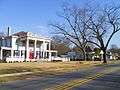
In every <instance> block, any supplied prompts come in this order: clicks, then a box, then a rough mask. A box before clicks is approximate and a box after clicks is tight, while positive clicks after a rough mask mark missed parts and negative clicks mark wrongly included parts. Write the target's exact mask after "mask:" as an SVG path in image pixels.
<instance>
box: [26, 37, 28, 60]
mask: <svg viewBox="0 0 120 90" xmlns="http://www.w3.org/2000/svg"><path fill="white" fill-rule="evenodd" d="M26 60H27V61H28V60H29V39H28V38H27V40H26Z"/></svg>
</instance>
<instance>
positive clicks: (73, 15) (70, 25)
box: [50, 5, 89, 60]
mask: <svg viewBox="0 0 120 90" xmlns="http://www.w3.org/2000/svg"><path fill="white" fill-rule="evenodd" d="M86 14H87V13H86V9H81V8H79V7H77V6H69V5H66V6H64V7H63V13H62V14H60V15H59V17H60V18H62V21H63V22H62V23H53V24H50V25H51V26H52V27H53V28H54V29H55V30H56V31H55V32H58V34H62V35H64V37H65V38H66V39H68V40H69V41H70V42H72V43H73V44H74V45H76V46H77V47H78V48H79V50H80V51H82V53H83V55H84V60H86V50H85V49H86V46H87V40H86V38H87V36H88V34H89V33H88V32H87V28H86V25H85V24H84V23H83V21H84V22H85V21H86V20H87V19H86V18H87V17H86Z"/></svg>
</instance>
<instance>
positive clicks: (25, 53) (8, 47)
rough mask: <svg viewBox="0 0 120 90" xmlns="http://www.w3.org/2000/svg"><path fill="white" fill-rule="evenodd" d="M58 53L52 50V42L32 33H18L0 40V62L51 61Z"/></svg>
mask: <svg viewBox="0 0 120 90" xmlns="http://www.w3.org/2000/svg"><path fill="white" fill-rule="evenodd" d="M52 56H57V51H55V50H51V40H50V39H48V38H43V37H39V36H37V35H34V34H33V33H30V32H18V33H15V34H12V35H8V36H5V37H1V38H0V60H6V61H7V62H10V61H11V62H12V61H18V62H22V61H37V60H41V61H42V60H44V61H45V60H46V61H51V58H52Z"/></svg>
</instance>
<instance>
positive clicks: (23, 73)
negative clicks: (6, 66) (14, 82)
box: [0, 72, 33, 77]
mask: <svg viewBox="0 0 120 90" xmlns="http://www.w3.org/2000/svg"><path fill="white" fill-rule="evenodd" d="M32 73H33V72H21V73H12V74H2V75H0V77H8V76H19V75H26V74H32Z"/></svg>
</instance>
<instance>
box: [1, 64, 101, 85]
mask: <svg viewBox="0 0 120 90" xmlns="http://www.w3.org/2000/svg"><path fill="white" fill-rule="evenodd" d="M100 63H101V62H26V63H25V62H24V63H0V74H1V75H2V74H10V73H20V72H33V73H32V74H27V75H20V76H11V77H2V78H0V82H1V83H3V82H8V81H13V80H23V79H30V78H34V77H38V76H39V77H40V76H41V77H42V76H47V75H59V74H63V73H65V72H71V71H76V70H80V69H84V68H90V67H93V66H95V65H98V64H100Z"/></svg>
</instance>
